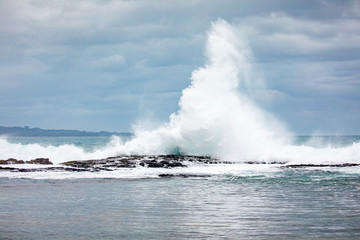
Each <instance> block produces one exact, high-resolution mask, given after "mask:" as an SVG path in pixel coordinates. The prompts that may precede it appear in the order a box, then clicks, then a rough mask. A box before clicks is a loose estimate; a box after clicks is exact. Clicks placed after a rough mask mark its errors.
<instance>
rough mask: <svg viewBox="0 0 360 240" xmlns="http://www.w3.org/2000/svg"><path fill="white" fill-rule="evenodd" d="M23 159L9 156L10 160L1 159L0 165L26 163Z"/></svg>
mask: <svg viewBox="0 0 360 240" xmlns="http://www.w3.org/2000/svg"><path fill="white" fill-rule="evenodd" d="M24 163H25V162H24V161H23V160H17V159H15V158H9V159H8V160H0V165H8V164H24Z"/></svg>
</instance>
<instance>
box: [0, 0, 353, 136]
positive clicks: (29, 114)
mask: <svg viewBox="0 0 360 240" xmlns="http://www.w3.org/2000/svg"><path fill="white" fill-rule="evenodd" d="M219 18H221V19H224V20H226V21H227V22H229V23H230V24H232V25H233V26H235V27H236V28H238V29H239V31H241V32H242V33H243V34H244V35H245V36H246V38H247V40H248V43H249V45H250V47H251V49H252V51H253V55H254V60H253V61H254V62H253V63H252V64H253V65H254V69H256V72H257V75H258V76H259V78H261V79H262V81H263V82H264V83H266V84H265V85H264V86H262V87H261V88H259V89H256V91H255V92H254V93H253V96H252V98H253V100H254V101H255V102H257V104H259V105H260V106H261V107H262V108H264V109H265V110H266V111H269V112H271V113H272V114H273V115H275V116H276V117H277V118H278V119H280V120H281V121H282V122H284V123H285V124H286V125H287V126H288V128H289V129H290V130H291V131H292V132H293V133H295V134H360V124H359V123H360V1H354V0H343V1H335V0H334V1H327V0H293V1H288V0H272V1H269V0H242V1H238V0H222V1H215V0H172V1H168V0H151V1H150V0H134V1H132V0H118V1H115V0H114V1H113V0H86V1H82V0H77V1H65V0H64V1H62V0H57V1H53V0H51V1H50V0H23V1H20V0H0V125H1V126H30V127H41V128H45V129H79V130H86V131H101V130H104V131H118V132H121V131H131V130H132V125H133V124H137V123H139V122H143V123H146V124H149V125H152V126H155V125H159V124H161V123H164V122H167V121H168V119H169V116H170V114H171V113H173V112H176V111H177V110H178V100H179V98H180V96H181V92H182V90H183V89H184V88H186V87H187V86H188V85H189V84H190V77H191V73H192V72H193V71H194V70H195V69H197V68H199V67H201V66H203V65H204V63H205V61H206V59H205V57H204V48H205V42H206V36H207V32H208V31H209V29H210V27H211V22H214V21H217V19H219Z"/></svg>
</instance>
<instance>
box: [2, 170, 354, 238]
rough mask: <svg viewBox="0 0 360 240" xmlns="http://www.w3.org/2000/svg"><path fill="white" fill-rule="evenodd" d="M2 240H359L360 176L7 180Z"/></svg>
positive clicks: (290, 173)
mask: <svg viewBox="0 0 360 240" xmlns="http://www.w3.org/2000/svg"><path fill="white" fill-rule="evenodd" d="M0 210H1V211H0V236H1V237H0V239H289V238H291V239H331V238H332V239H359V238H360V176H359V175H356V174H353V175H352V174H344V173H342V174H341V173H337V172H327V171H311V170H304V169H302V170H284V171H282V172H278V173H274V174H273V175H272V176H262V175H258V176H248V177H234V176H221V177H219V176H217V177H214V178H207V179H183V178H170V179H136V180H126V179H77V180H31V179H4V178H3V179H0Z"/></svg>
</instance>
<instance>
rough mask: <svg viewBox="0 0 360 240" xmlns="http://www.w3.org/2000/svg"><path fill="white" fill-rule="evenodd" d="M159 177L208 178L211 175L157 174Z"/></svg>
mask: <svg viewBox="0 0 360 240" xmlns="http://www.w3.org/2000/svg"><path fill="white" fill-rule="evenodd" d="M158 176H159V177H160V178H174V177H178V178H208V177H211V175H206V174H159V175H158Z"/></svg>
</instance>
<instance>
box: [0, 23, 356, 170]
mask: <svg viewBox="0 0 360 240" xmlns="http://www.w3.org/2000/svg"><path fill="white" fill-rule="evenodd" d="M205 56H206V59H207V61H206V63H205V65H204V66H203V67H200V68H199V69H197V70H195V71H193V73H192V75H191V84H190V85H189V86H188V87H187V88H185V89H184V90H183V91H182V96H181V98H180V100H179V110H178V112H176V113H173V114H172V115H171V116H170V117H169V122H168V123H166V124H163V125H162V126H161V127H159V128H157V129H155V130H146V129H144V128H143V127H142V126H140V125H138V126H135V127H134V132H135V136H134V138H132V139H131V140H129V141H122V139H121V138H116V137H113V138H112V141H111V142H110V143H109V144H108V145H107V146H105V147H102V148H99V149H97V150H94V151H93V152H90V153H89V152H85V151H84V150H83V149H82V148H80V147H76V146H73V145H62V146H58V147H55V146H47V147H44V146H40V145H38V144H28V145H21V144H12V143H9V142H7V141H6V139H0V148H1V149H2V151H1V153H0V158H3V159H4V158H6V157H14V158H19V159H24V160H27V159H33V158H37V157H48V158H51V160H52V161H54V162H55V163H59V162H61V161H68V160H74V159H76V160H81V159H93V158H106V157H109V156H116V155H130V154H151V155H157V154H183V155H210V156H213V157H217V158H221V159H224V160H231V161H238V162H245V161H249V160H250V161H262V162H263V161H265V162H270V161H274V160H275V161H287V162H293V163H317V164H318V163H339V162H340V163H341V162H357V163H358V162H360V143H359V142H355V143H353V144H352V145H349V146H345V147H331V146H328V147H326V148H316V147H313V146H306V145H295V144H294V141H293V140H292V139H290V138H284V136H291V135H293V134H292V133H291V132H290V131H289V130H287V127H286V126H285V125H284V124H283V123H282V122H281V121H279V120H278V119H276V118H275V117H274V116H273V115H272V114H271V113H268V112H266V111H264V110H263V109H262V108H261V107H260V106H259V105H258V104H256V103H255V102H254V101H253V100H252V99H251V97H249V94H247V93H248V92H251V91H252V90H253V89H254V88H256V81H255V80H254V79H255V78H254V77H253V75H254V74H253V70H252V68H253V66H252V64H251V62H252V61H253V54H252V51H251V48H250V47H249V45H248V44H247V42H246V39H245V38H244V37H243V36H242V34H241V32H239V31H238V29H236V28H235V27H233V26H231V25H230V24H228V23H227V22H226V21H224V20H221V19H220V20H218V21H217V22H214V23H212V27H211V29H210V31H209V32H208V38H207V42H206V51H205Z"/></svg>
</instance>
